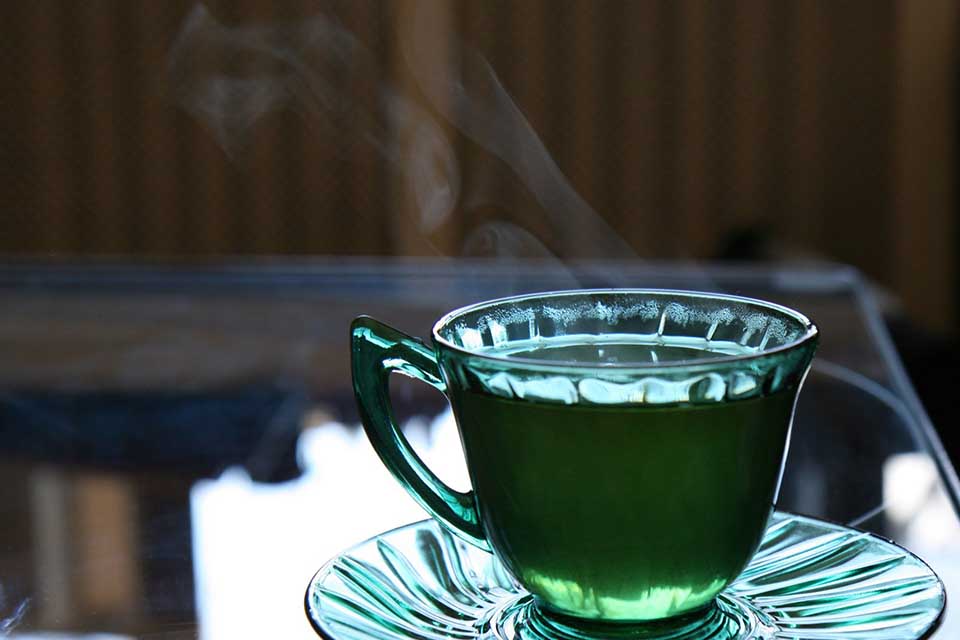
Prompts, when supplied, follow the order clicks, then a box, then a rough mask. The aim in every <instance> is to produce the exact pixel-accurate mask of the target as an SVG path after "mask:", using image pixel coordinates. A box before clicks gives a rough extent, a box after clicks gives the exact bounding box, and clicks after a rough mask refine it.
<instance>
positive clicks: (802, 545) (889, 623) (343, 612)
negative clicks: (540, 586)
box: [306, 512, 946, 640]
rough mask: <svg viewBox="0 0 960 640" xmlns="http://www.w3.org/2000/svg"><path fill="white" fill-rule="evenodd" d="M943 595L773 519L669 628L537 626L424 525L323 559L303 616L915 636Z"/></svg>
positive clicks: (437, 630)
mask: <svg viewBox="0 0 960 640" xmlns="http://www.w3.org/2000/svg"><path fill="white" fill-rule="evenodd" d="M945 599H946V594H945V592H944V588H943V584H942V583H941V582H940V580H939V579H938V578H937V576H936V574H934V573H933V571H932V570H931V569H930V568H929V567H928V566H927V565H926V564H924V563H923V562H922V561H921V560H920V559H919V558H917V557H916V556H914V555H913V554H912V553H910V552H909V551H906V550H905V549H903V548H901V547H899V546H897V545H895V544H893V543H891V542H888V541H886V540H883V539H881V538H879V537H877V536H875V535H873V534H870V533H865V532H862V531H858V530H855V529H850V528H847V527H844V526H841V525H837V524H832V523H828V522H823V521H821V520H817V519H814V518H809V517H806V516H799V515H794V514H790V513H784V512H777V513H775V514H774V515H773V517H772V518H771V520H770V525H769V527H768V528H767V531H766V533H765V534H764V539H763V542H762V543H761V545H760V549H759V551H758V552H757V554H756V556H755V557H754V558H753V560H752V561H751V562H750V565H749V566H748V567H747V568H746V569H745V570H744V572H743V574H742V575H741V576H740V577H739V578H738V579H737V581H736V582H734V583H733V584H732V585H731V586H730V587H728V588H727V589H726V590H725V591H724V592H723V594H721V596H720V597H719V598H718V599H717V602H716V604H715V606H714V608H713V609H712V610H711V611H709V612H707V613H698V614H697V615H696V616H695V617H693V618H690V619H688V620H679V621H677V620H672V621H670V628H666V627H663V628H659V629H658V628H654V627H652V626H644V627H642V628H641V627H631V626H623V627H616V626H611V625H603V629H602V631H596V630H591V629H585V628H582V627H579V626H578V627H577V628H573V627H568V626H566V625H563V624H562V623H558V622H556V621H554V620H553V619H546V618H544V617H542V616H540V615H539V614H538V611H537V609H536V608H535V607H533V606H531V604H532V599H531V596H530V594H528V593H527V592H526V591H524V590H523V589H522V588H521V587H519V586H518V585H517V584H516V583H515V582H514V581H513V580H512V579H511V578H510V577H509V576H508V575H507V574H506V572H505V571H504V570H503V568H502V566H501V565H500V563H499V562H498V561H497V560H496V559H495V558H494V557H493V556H491V555H490V554H489V553H486V552H484V551H481V550H480V549H477V548H474V547H473V546H471V545H468V544H466V543H464V542H462V541H460V540H459V539H457V538H455V537H453V536H452V535H450V534H449V533H447V532H446V531H445V530H444V529H443V528H442V527H440V526H439V525H438V524H437V523H436V522H434V521H433V520H425V521H422V522H416V523H413V524H409V525H407V526H404V527H400V528H399V529H394V530H392V531H388V532H386V533H383V534H381V535H379V536H377V537H375V538H372V539H370V540H367V541H366V542H363V543H361V544H359V545H357V546H355V547H353V548H352V549H349V550H348V551H346V552H344V553H342V554H340V555H339V556H337V557H335V558H334V559H332V560H331V561H330V562H328V563H327V564H326V565H324V566H323V568H321V569H320V571H319V572H317V574H316V575H315V576H314V577H313V579H312V580H311V582H310V586H309V587H308V589H307V594H306V609H307V617H308V618H309V619H310V622H311V623H312V624H313V627H314V629H315V630H316V631H317V633H319V634H320V636H322V637H324V638H327V640H360V639H363V640H369V639H371V638H376V639H381V640H406V639H408V638H418V639H421V640H448V639H451V638H452V639H462V640H472V639H474V638H477V639H479V638H484V639H490V640H540V639H546V638H554V639H559V640H586V639H588V638H591V637H607V638H610V637H615V638H622V639H623V640H627V639H629V640H641V639H649V640H654V639H660V640H664V639H667V638H670V639H677V640H679V639H683V640H707V639H710V640H740V639H766V638H770V639H773V638H777V639H789V640H824V639H827V638H844V639H850V640H856V639H862V640H887V639H889V640H894V639H895V640H913V639H917V638H923V637H925V634H927V633H929V632H931V631H932V630H933V629H934V627H935V626H936V624H937V623H938V622H939V620H940V616H941V614H942V613H943V607H944V603H945ZM611 630H613V631H611Z"/></svg>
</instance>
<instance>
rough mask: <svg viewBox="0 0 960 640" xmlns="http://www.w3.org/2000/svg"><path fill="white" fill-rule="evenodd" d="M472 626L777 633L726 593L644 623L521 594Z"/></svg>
mask: <svg viewBox="0 0 960 640" xmlns="http://www.w3.org/2000/svg"><path fill="white" fill-rule="evenodd" d="M478 627H479V628H478V636H479V637H481V638H488V637H490V638H497V639H498V640H772V639H773V638H775V637H776V634H777V629H776V625H775V623H774V622H773V621H772V620H770V619H769V617H768V616H767V614H765V613H764V612H763V611H761V610H759V609H757V608H755V607H752V606H751V605H749V604H748V603H746V602H745V601H743V600H740V599H739V598H736V597H732V596H729V595H727V594H721V595H720V596H718V597H717V598H716V599H715V600H714V601H713V603H711V604H710V605H709V606H707V607H704V608H703V609H700V610H698V611H693V612H691V613H686V614H683V615H680V616H675V617H672V618H665V619H662V620H650V621H644V622H602V621H597V620H587V619H581V618H573V617H570V616H565V615H562V614H557V613H556V612H553V611H551V610H550V609H549V608H547V607H544V606H541V605H539V604H538V603H537V601H536V599H535V598H533V597H532V596H530V595H523V596H521V597H519V598H517V599H514V600H512V601H510V602H508V603H506V605H505V606H502V607H497V608H495V609H494V610H492V611H491V612H490V615H489V616H487V617H486V618H485V619H484V620H482V621H481V622H480V624H479V625H478Z"/></svg>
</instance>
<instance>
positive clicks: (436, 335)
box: [431, 287, 820, 372]
mask: <svg viewBox="0 0 960 640" xmlns="http://www.w3.org/2000/svg"><path fill="white" fill-rule="evenodd" d="M591 294H624V295H643V294H648V295H649V294H653V295H664V294H666V295H673V296H678V297H683V298H709V299H712V300H725V301H728V302H731V303H738V304H749V305H754V306H758V307H761V308H763V309H767V310H770V311H775V312H779V313H782V314H784V315H786V316H788V317H790V318H791V319H793V320H795V321H797V322H799V323H800V324H801V325H803V327H804V331H803V334H802V335H801V336H800V337H798V338H795V339H794V340H791V341H790V342H787V343H784V344H782V345H777V346H775V347H772V348H768V349H762V350H757V351H756V352H754V353H744V354H739V355H725V356H719V357H717V356H714V357H710V358H691V359H689V360H671V361H665V362H622V363H605V364H603V365H599V364H593V363H584V362H576V361H571V360H540V359H537V358H523V357H519V358H518V357H515V356H506V355H497V354H496V353H495V352H494V353H482V352H478V351H471V350H470V349H467V348H464V347H461V346H459V345H456V344H454V343H453V342H451V341H450V340H447V339H446V338H444V337H443V336H442V335H441V334H440V330H441V329H442V328H444V327H446V326H447V325H449V324H450V323H451V322H452V321H453V320H455V319H456V318H458V317H459V316H463V315H465V314H467V313H471V312H473V311H478V310H480V309H483V308H485V307H494V306H496V305H500V304H505V303H516V302H523V301H527V300H533V299H538V298H539V299H543V298H562V297H571V296H579V295H591ZM819 334H820V330H819V328H818V327H817V325H816V324H815V323H814V322H813V321H812V320H811V319H810V318H808V317H807V316H806V315H804V314H803V313H800V312H799V311H797V310H796V309H791V308H790V307H786V306H784V305H781V304H777V303H775V302H769V301H767V300H761V299H759V298H751V297H748V296H738V295H734V294H728V293H716V292H712V291H695V290H687V289H657V288H632V287H623V288H621V287H610V288H592V289H564V290H559V291H541V292H535V293H523V294H519V295H512V296H503V297H500V298H494V299H491V300H484V301H482V302H475V303H473V304H469V305H466V306H463V307H459V308H457V309H453V310H452V311H449V312H447V313H445V314H444V315H443V316H441V317H440V319H439V320H437V321H436V322H435V323H434V325H433V329H432V331H431V335H432V337H433V341H434V344H436V345H439V346H440V347H443V348H444V349H447V350H450V351H453V352H456V353H458V354H461V355H463V356H466V357H469V358H471V359H480V360H485V361H489V362H496V363H500V364H509V365H511V366H513V367H517V366H519V367H524V366H528V367H536V368H547V369H552V370H558V369H580V370H583V369H596V370H598V371H619V372H624V371H641V372H650V371H665V370H669V369H678V368H683V369H686V368H691V367H703V366H706V367H715V366H717V365H724V364H730V363H737V362H749V361H751V360H756V359H759V358H766V357H770V356H776V355H778V354H782V353H786V352H788V351H792V350H794V349H797V348H800V347H802V346H803V345H806V344H808V343H810V342H811V341H814V340H816V339H817V338H818V336H819Z"/></svg>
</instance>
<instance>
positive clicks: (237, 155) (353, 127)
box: [168, 3, 635, 259]
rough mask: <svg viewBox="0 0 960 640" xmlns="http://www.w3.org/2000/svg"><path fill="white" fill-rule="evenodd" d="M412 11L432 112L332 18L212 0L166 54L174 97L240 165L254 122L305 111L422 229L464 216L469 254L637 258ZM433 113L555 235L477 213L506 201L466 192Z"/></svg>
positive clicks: (500, 95) (478, 72)
mask: <svg viewBox="0 0 960 640" xmlns="http://www.w3.org/2000/svg"><path fill="white" fill-rule="evenodd" d="M414 4H415V5H416V9H415V14H414V16H413V21H412V25H413V29H412V31H409V32H407V37H406V38H404V39H403V40H402V42H401V48H402V52H403V55H404V58H405V61H406V63H407V64H408V66H409V68H410V70H411V73H412V75H413V77H414V78H415V80H416V82H417V83H418V85H419V88H420V90H421V91H422V94H423V96H425V98H426V100H427V101H428V102H429V109H430V110H431V111H428V109H427V108H425V107H423V106H421V105H420V104H418V103H417V102H415V101H414V100H412V99H410V98H409V97H408V96H405V95H402V94H401V93H400V92H399V91H397V89H396V88H395V87H394V86H392V85H391V83H390V82H388V81H387V80H386V79H385V78H383V77H382V74H381V73H380V71H379V69H378V68H377V66H376V64H374V62H373V58H372V55H371V53H370V51H369V50H368V49H367V48H366V47H365V46H364V45H363V43H361V42H360V41H359V40H358V39H357V37H356V36H355V35H354V34H352V33H351V32H350V31H348V30H347V29H346V28H345V27H344V26H343V25H342V24H340V23H338V22H337V21H335V20H333V19H332V18H330V17H328V16H325V15H320V14H318V15H316V16H313V17H312V18H310V19H307V20H304V21H302V22H300V23H297V24H290V25H268V26H255V27H245V26H241V27H230V26H225V25H223V24H221V23H219V22H218V21H217V20H216V19H215V18H214V17H213V16H212V15H211V14H210V12H209V11H208V10H207V9H206V7H204V6H203V5H198V6H196V7H195V8H194V9H193V10H192V12H191V13H190V14H189V16H188V17H187V19H186V21H185V23H184V25H183V27H182V29H181V32H180V34H179V36H178V37H177V39H176V41H175V43H174V45H173V47H172V49H171V52H170V61H169V69H168V71H169V77H170V81H171V85H172V87H173V94H174V97H175V99H176V100H177V102H178V103H179V104H180V105H181V106H182V107H183V108H184V109H186V110H187V111H188V112H189V113H191V114H192V115H193V116H194V117H196V118H197V119H198V120H200V121H201V122H203V123H204V124H205V125H206V126H207V127H209V128H210V130H211V131H212V133H213V135H214V136H215V137H216V139H217V140H218V141H219V143H220V145H221V146H222V147H223V149H224V150H225V152H226V153H227V154H228V155H229V156H230V157H231V158H233V159H235V160H237V159H241V158H242V155H243V151H244V148H245V146H246V144H247V142H248V139H249V135H250V132H251V130H252V129H253V128H254V127H255V126H256V124H257V122H258V121H260V120H261V119H262V118H263V117H264V116H266V115H268V114H270V113H273V112H276V111H279V110H292V111H294V112H296V113H298V114H299V115H300V116H301V117H302V118H303V119H304V121H305V122H306V123H307V125H308V126H309V128H310V129H311V131H312V132H313V133H314V134H315V135H316V136H317V137H318V138H319V139H320V140H321V141H322V142H323V143H324V144H327V145H330V146H333V147H334V148H339V149H340V150H341V151H346V150H347V149H349V147H350V146H351V145H355V144H363V145H370V146H372V148H374V149H376V151H377V153H378V154H379V155H380V156H381V157H382V158H383V160H384V161H385V163H386V164H387V166H388V167H390V170H391V171H393V172H395V175H397V176H399V177H400V178H401V179H402V180H403V181H404V182H405V183H406V185H407V187H408V191H409V192H410V193H411V194H412V195H413V198H414V201H415V203H416V210H417V215H418V219H417V220H416V221H415V222H416V225H417V228H418V229H419V231H420V232H421V233H423V234H424V235H429V234H431V233H433V232H435V231H436V230H438V229H439V228H441V227H442V226H443V225H444V224H446V223H447V222H449V221H450V219H451V217H452V216H455V215H456V216H460V217H461V220H462V221H463V222H465V223H466V226H467V228H468V229H469V233H468V234H467V235H466V240H465V242H464V245H463V247H462V248H461V251H462V253H463V254H465V255H470V256H501V257H518V258H528V257H529V258H540V259H544V258H551V257H554V256H559V257H560V258H563V259H576V258H589V257H602V258H628V257H634V256H635V254H634V253H633V251H632V250H631V249H630V248H629V247H628V245H627V244H626V243H625V242H624V241H623V240H621V239H620V238H619V236H618V235H617V234H616V233H615V232H614V231H613V230H612V229H611V228H610V227H609V226H608V225H607V224H606V223H605V222H604V221H603V219H602V218H601V217H600V216H598V215H597V214H596V213H595V212H594V211H593V210H592V209H591V208H590V206H589V205H588V204H587V203H586V202H585V201H584V200H583V198H581V197H580V195H579V194H577V193H576V191H575V190H574V189H573V188H572V187H571V186H570V184H569V183H568V181H567V180H566V178H565V177H564V176H563V173H562V172H561V170H560V168H559V167H558V166H557V164H556V163H555V162H554V161H553V159H552V158H551V156H550V154H549V153H548V152H547V150H546V147H545V146H544V144H543V142H542V141H541V140H540V138H539V137H538V136H537V134H536V132H534V130H533V128H532V127H531V126H530V123H529V122H528V121H527V120H526V118H525V117H524V116H523V114H522V113H521V112H520V110H519V109H518V108H517V106H516V104H515V103H514V102H513V100H511V98H510V96H509V95H508V94H507V92H506V90H505V89H504V87H503V85H502V84H501V83H500V81H499V80H498V79H497V76H496V74H495V73H494V71H493V69H492V68H491V67H490V65H489V64H487V62H486V61H485V60H483V58H482V57H480V56H479V54H477V53H476V52H474V51H471V50H469V49H466V48H464V47H460V46H454V48H453V50H452V51H451V50H449V49H447V48H445V49H444V50H443V51H438V50H436V49H435V47H436V46H437V43H438V38H437V37H435V35H436V34H435V33H434V34H432V33H431V29H433V28H436V26H437V25H436V24H435V23H432V22H431V14H430V13H429V12H425V11H424V10H423V6H424V5H423V4H422V3H414ZM439 55H446V56H450V55H453V56H454V58H455V59H454V60H453V61H452V62H453V64H451V65H450V69H451V73H450V74H449V75H445V74H441V73H432V72H429V71H426V70H428V69H430V68H431V65H429V64H427V62H428V61H430V60H431V59H436V56H439ZM463 70H466V73H463ZM467 77H468V78H470V79H471V82H472V84H468V83H467V82H465V80H464V78H467ZM363 84H367V85H371V86H374V87H376V95H375V97H374V98H373V99H370V98H369V97H365V96H362V95H361V94H360V93H359V92H358V89H357V87H359V86H362V85H363ZM434 114H438V115H439V117H442V118H444V119H446V120H447V121H449V122H450V123H451V124H452V125H453V126H454V127H456V129H457V130H459V131H460V132H461V133H462V134H464V135H465V136H467V137H468V138H470V139H471V140H473V141H474V142H475V143H476V144H477V145H479V146H480V147H481V148H482V149H484V150H486V151H487V152H488V153H490V154H491V157H490V158H489V159H488V161H489V162H491V163H496V162H497V160H495V159H494V157H496V158H499V161H501V162H503V163H504V164H505V165H506V166H507V167H508V168H509V169H510V170H511V171H512V172H513V173H515V174H516V176H517V178H518V179H519V182H520V184H521V185H523V187H524V188H525V189H526V190H528V191H529V193H530V195H531V196H532V197H533V198H534V200H535V201H536V202H537V203H538V204H539V206H540V213H541V215H543V216H544V219H545V222H546V225H544V224H543V221H541V222H539V223H538V224H537V225H536V226H537V227H539V228H543V227H544V226H546V227H548V228H549V229H550V231H551V237H550V238H548V239H543V240H541V239H538V238H537V237H536V236H534V235H533V234H532V233H531V232H530V231H529V230H528V229H527V228H524V226H522V221H520V220H518V219H517V217H516V216H511V219H510V220H494V221H489V220H486V219H484V218H483V217H482V216H480V215H479V214H478V213H477V210H476V209H477V207H476V206H475V203H477V202H481V201H490V200H491V199H494V200H496V199H497V198H498V196H499V194H490V193H483V194H477V193H471V194H465V197H461V196H462V195H463V194H461V188H462V184H461V174H460V168H459V163H458V160H457V157H456V155H455V153H454V150H453V147H452V145H451V143H450V140H448V138H447V136H446V135H445V132H444V128H443V126H441V125H440V124H439V122H438V120H436V119H435V115H434ZM318 170H321V168H318ZM518 223H519V224H518ZM531 226H533V225H531ZM545 243H546V244H545ZM548 244H549V247H548V246H547V245H548Z"/></svg>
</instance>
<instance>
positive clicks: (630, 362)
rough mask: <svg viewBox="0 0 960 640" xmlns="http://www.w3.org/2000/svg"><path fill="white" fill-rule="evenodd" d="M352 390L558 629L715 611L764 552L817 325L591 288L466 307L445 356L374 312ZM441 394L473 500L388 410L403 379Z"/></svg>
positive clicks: (438, 337) (385, 438)
mask: <svg viewBox="0 0 960 640" xmlns="http://www.w3.org/2000/svg"><path fill="white" fill-rule="evenodd" d="M352 335H353V378H354V387H355V392H356V395H357V399H358V404H359V406H360V411H361V416H362V420H363V424H364V427H365V429H366V431H367V434H368V436H369V438H370V441H371V443H372V444H373V445H374V448H375V449H376V450H377V452H378V454H379V455H380V457H381V459H382V460H383V462H384V463H385V464H386V466H387V467H388V468H389V469H390V470H391V471H392V472H393V474H394V475H395V476H396V477H397V478H398V479H399V480H400V482H401V483H402V484H403V485H404V486H405V487H406V488H407V489H408V490H409V491H410V492H411V494H412V495H413V496H414V497H415V498H416V499H417V500H418V501H419V502H420V503H421V504H422V505H423V506H424V507H425V508H426V509H427V510H428V511H429V512H430V513H432V514H433V515H434V516H435V517H436V518H437V519H438V520H439V521H440V522H441V523H442V524H443V525H445V526H446V527H447V528H448V529H449V530H450V531H452V532H453V533H454V534H456V535H458V536H460V537H461V538H463V539H464V540H466V541H467V542H470V543H472V544H474V545H475V546H478V547H480V548H482V549H485V550H490V551H492V552H493V553H494V554H495V555H496V556H497V557H498V558H499V559H500V561H501V562H502V563H503V566H504V567H505V569H506V571H507V572H508V573H509V574H510V575H511V576H512V577H513V579H514V580H516V581H517V583H518V584H520V585H522V587H523V588H524V589H525V590H527V591H529V592H530V593H532V594H533V598H534V602H536V604H537V606H538V607H539V611H540V615H542V616H545V617H544V620H546V619H547V618H550V619H554V620H556V619H564V620H566V621H567V622H566V623H564V624H573V625H578V624H586V622H585V621H587V620H590V621H595V622H600V623H613V622H615V623H635V624H638V625H642V624H648V623H650V621H660V620H663V619H666V618H674V617H678V616H687V615H688V614H691V615H694V614H695V617H698V616H706V615H709V614H710V612H712V611H714V610H715V609H714V608H713V605H714V599H715V597H716V596H717V595H718V594H719V593H720V592H721V591H722V590H723V589H724V588H725V587H727V586H728V585H729V584H730V583H731V582H732V581H733V580H734V579H735V578H736V577H737V576H738V575H739V574H740V573H741V571H742V570H743V569H744V567H745V566H746V565H747V563H748V561H749V560H750V558H751V556H752V555H753V553H754V552H755V551H756V549H757V546H758V544H759V543H760V540H761V537H762V535H763V532H764V529H765V527H766V525H767V522H768V519H769V517H770V515H771V513H772V509H773V504H774V501H775V498H776V493H777V489H778V485H779V481H780V476H781V471H782V468H783V460H784V455H785V452H786V447H787V442H788V440H789V434H790V425H791V420H792V416H793V410H794V406H795V403H796V399H797V394H798V392H799V389H800V386H801V383H802V381H803V379H804V376H805V375H806V372H807V370H808V368H809V366H810V362H811V359H812V357H813V352H814V350H815V347H816V343H817V329H816V327H815V326H814V325H813V324H812V323H811V322H810V321H809V320H808V319H807V318H806V317H804V316H803V315H802V314H800V313H797V312H795V311H792V310H790V309H787V308H785V307H781V306H778V305H774V304H770V303H765V302H761V301H758V300H751V299H747V298H740V297H736V296H725V295H718V294H698V293H691V292H684V291H658V290H590V291H572V292H557V293H549V294H533V295H527V296H519V297H514V298H506V299H501V300H495V301H492V302H487V303H481V304H479V305H474V306H471V307H467V308H465V309H461V310H458V311H455V312H452V313H450V314H448V315H446V316H445V317H443V318H442V319H441V320H440V321H439V322H438V323H437V324H436V325H435V327H434V330H433V339H434V344H435V348H434V349H430V348H428V347H427V346H425V345H424V344H423V343H421V342H419V341H418V340H416V339H413V338H410V337H408V336H405V335H403V334H401V333H399V332H397V331H395V330H393V329H391V328H389V327H386V326H385V325H382V324H380V323H378V322H377V321H375V320H372V319H370V318H359V319H357V320H356V321H355V322H354V325H353V334H352ZM392 371H397V372H400V373H404V374H407V375H410V376H413V377H416V378H418V379H420V380H423V381H426V382H428V383H429V384H431V385H433V386H435V387H436V388H437V389H440V390H441V391H444V392H445V393H446V395H447V397H448V398H449V400H450V403H451V405H452V407H453V411H454V415H455V417H456V420H457V424H458V426H459V429H460V436H461V441H462V444H463V448H464V454H465V458H466V462H467V467H468V469H469V473H470V479H471V483H472V486H473V491H471V492H468V493H462V492H457V491H454V490H452V489H450V488H449V487H447V486H446V485H445V484H444V483H442V482H441V481H440V480H439V479H438V478H437V477H436V476H435V475H434V474H433V473H432V472H431V471H430V470H429V469H427V468H426V467H425V466H424V465H423V464H422V462H421V461H420V459H419V458H418V457H417V456H416V455H415V453H414V452H413V450H412V449H411V448H410V446H409V444H408V443H407V442H406V440H405V438H404V437H403V435H402V433H401V432H400V430H399V429H398V428H397V426H396V424H395V423H394V421H393V419H392V417H391V409H390V402H389V397H388V385H387V381H388V377H389V373H390V372H392Z"/></svg>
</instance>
